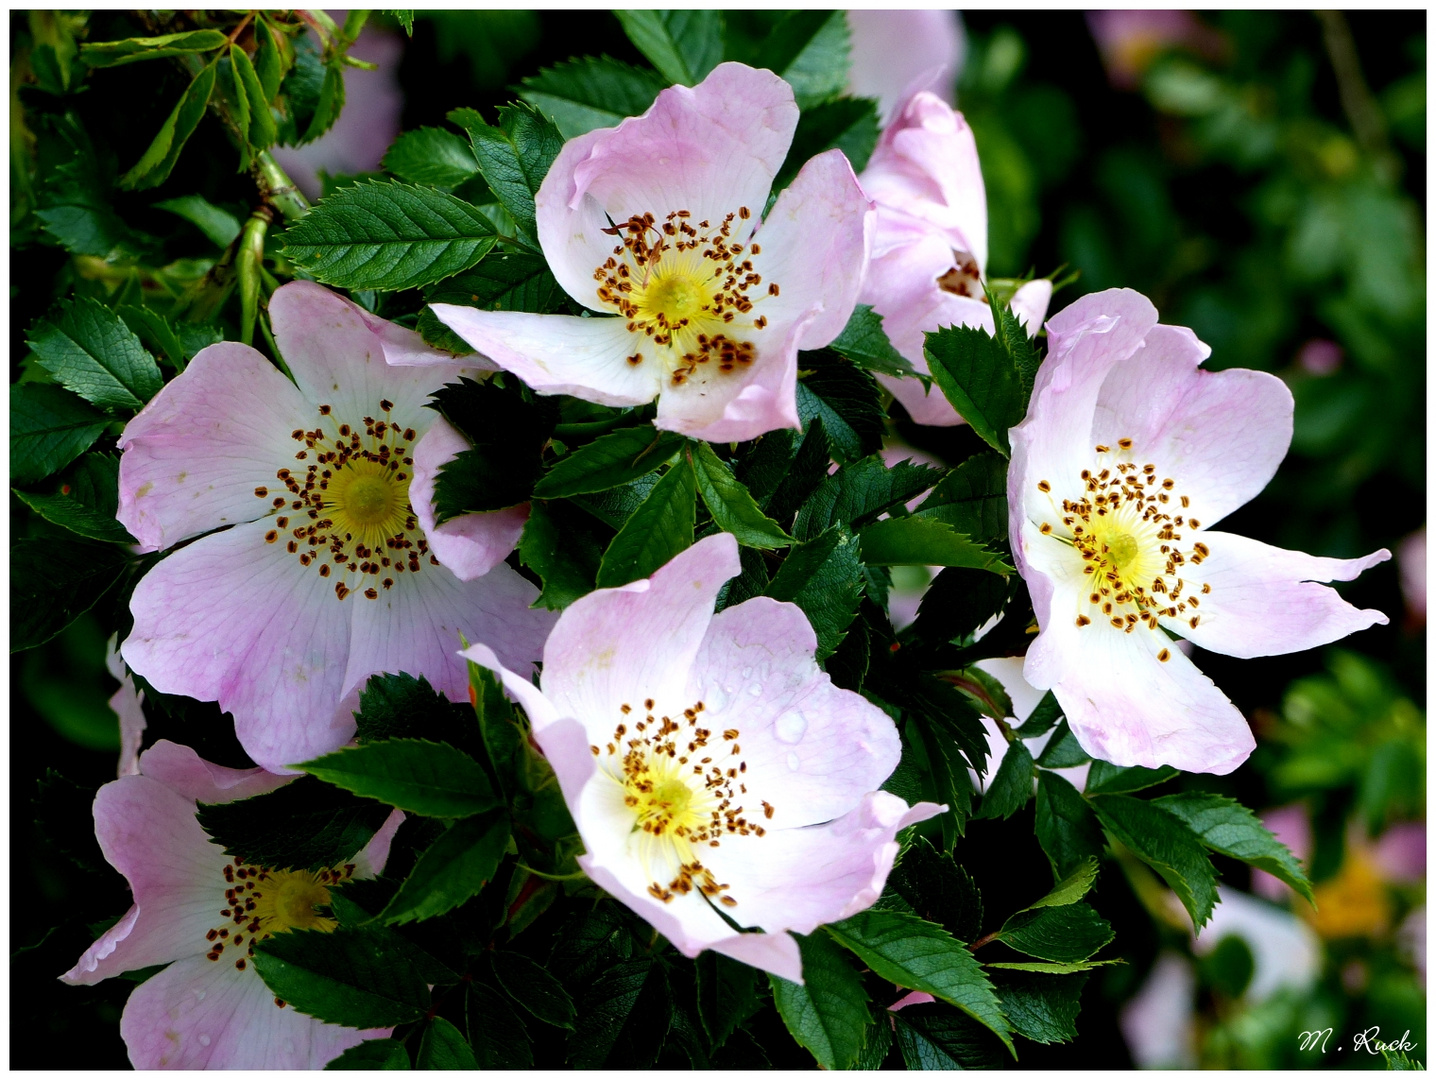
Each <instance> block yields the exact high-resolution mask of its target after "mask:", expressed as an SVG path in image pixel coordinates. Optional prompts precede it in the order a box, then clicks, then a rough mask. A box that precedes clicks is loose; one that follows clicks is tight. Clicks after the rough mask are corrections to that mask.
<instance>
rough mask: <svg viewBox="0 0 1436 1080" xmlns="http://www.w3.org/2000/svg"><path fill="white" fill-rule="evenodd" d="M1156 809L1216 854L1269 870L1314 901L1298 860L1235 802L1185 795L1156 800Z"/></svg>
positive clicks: (1205, 795) (1196, 792)
mask: <svg viewBox="0 0 1436 1080" xmlns="http://www.w3.org/2000/svg"><path fill="white" fill-rule="evenodd" d="M1152 805H1153V806H1159V807H1161V808H1162V809H1163V810H1165V811H1167V812H1168V813H1169V814H1175V815H1176V816H1177V817H1178V818H1180V819H1181V820H1182V821H1183V822H1185V823H1186V825H1187V828H1189V829H1190V830H1191V831H1192V832H1193V833H1195V834H1196V836H1197V839H1199V840H1200V841H1201V842H1202V844H1203V845H1204V846H1206V847H1208V848H1210V849H1211V850H1212V851H1215V852H1217V853H1218V854H1221V855H1229V856H1231V857H1232V858H1233V859H1240V860H1241V861H1242V862H1244V863H1249V864H1250V865H1252V866H1255V867H1258V868H1259V869H1262V870H1265V871H1266V872H1267V873H1268V874H1271V875H1273V876H1274V877H1276V878H1278V879H1280V880H1281V881H1284V882H1286V883H1287V884H1288V885H1290V886H1291V887H1292V888H1293V889H1295V890H1296V891H1297V892H1299V893H1301V895H1302V896H1304V897H1306V898H1307V900H1309V901H1310V900H1312V895H1311V882H1310V881H1309V880H1307V876H1306V872H1305V871H1304V870H1303V869H1302V866H1301V863H1300V862H1299V861H1298V860H1297V858H1296V856H1294V855H1293V854H1292V853H1291V852H1290V850H1288V849H1287V847H1286V845H1285V844H1283V843H1282V842H1281V841H1280V840H1278V839H1277V838H1276V837H1275V836H1273V835H1272V834H1271V833H1270V832H1269V831H1267V828H1266V826H1264V825H1263V824H1262V823H1261V822H1260V821H1258V820H1257V818H1256V815H1255V814H1253V813H1252V812H1251V811H1250V810H1248V809H1247V808H1246V807H1245V806H1242V805H1241V803H1239V802H1237V801H1236V800H1235V799H1229V798H1227V797H1226V796H1224V795H1209V794H1206V793H1205V792H1200V791H1183V792H1179V793H1177V794H1175V795H1163V796H1162V797H1161V798H1159V799H1153V800H1152Z"/></svg>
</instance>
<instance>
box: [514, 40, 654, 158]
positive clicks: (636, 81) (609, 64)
mask: <svg viewBox="0 0 1436 1080" xmlns="http://www.w3.org/2000/svg"><path fill="white" fill-rule="evenodd" d="M665 85H666V83H665V82H664V81H663V80H662V79H661V78H659V77H658V76H656V75H655V74H654V73H653V72H651V71H648V70H646V69H644V68H637V67H631V66H629V65H628V64H624V63H620V62H619V61H617V60H611V59H609V58H608V57H607V56H601V57H592V56H590V57H584V58H583V59H580V60H571V61H569V62H568V63H564V64H555V65H554V66H553V67H551V68H545V69H543V70H542V71H540V72H539V73H538V74H537V75H530V76H529V77H528V78H527V79H525V80H524V81H523V90H522V91H521V93H522V96H523V99H524V100H525V101H527V102H528V103H529V104H530V105H535V106H537V107H538V108H539V109H541V110H542V111H543V112H544V113H545V115H547V116H548V117H549V118H550V119H552V120H553V122H554V123H555V124H556V125H557V126H558V129H559V131H560V132H561V133H562V134H563V137H564V138H565V139H572V138H575V137H576V136H579V135H582V134H584V133H585V132H589V131H592V130H593V129H594V128H600V127H617V126H618V124H619V123H621V122H622V121H623V119H624V118H625V117H628V116H638V115H640V114H641V113H643V112H644V111H645V110H646V109H647V108H648V106H649V105H651V104H653V99H654V98H655V97H657V96H658V92H659V91H660V90H662V89H663V87H664V86H665Z"/></svg>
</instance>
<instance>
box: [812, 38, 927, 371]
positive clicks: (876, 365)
mask: <svg viewBox="0 0 1436 1080" xmlns="http://www.w3.org/2000/svg"><path fill="white" fill-rule="evenodd" d="M835 14H837V15H838V16H839V17H840V18H841V16H842V12H836V13H835ZM828 348H830V349H832V350H833V352H835V353H837V354H838V355H839V356H846V357H847V358H848V359H849V360H851V361H852V362H853V363H855V364H857V365H858V367H860V368H866V369H867V370H868V371H878V372H882V373H883V374H884V375H899V376H901V375H912V374H914V372H913V367H912V364H910V363H908V361H907V360H906V359H905V358H904V357H903V355H902V353H900V352H898V351H897V350H896V349H894V348H893V346H892V342H891V341H889V340H888V336H887V333H886V332H885V331H884V330H883V317H882V316H881V315H879V314H878V313H877V312H876V311H874V310H873V309H872V308H870V307H868V305H867V304H859V305H858V306H857V307H856V308H854V309H853V314H852V316H851V317H850V318H849V319H848V324H847V325H846V326H844V327H843V332H842V333H841V334H839V335H838V336H837V337H836V338H835V339H833V342H832V343H831V344H830V345H829V346H828Z"/></svg>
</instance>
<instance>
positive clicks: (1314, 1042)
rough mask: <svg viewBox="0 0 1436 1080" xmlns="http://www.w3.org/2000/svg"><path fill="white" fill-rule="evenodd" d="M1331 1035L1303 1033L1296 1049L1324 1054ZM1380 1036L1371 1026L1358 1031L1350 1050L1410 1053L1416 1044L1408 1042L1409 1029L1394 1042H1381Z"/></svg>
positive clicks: (1327, 1031) (1326, 1030)
mask: <svg viewBox="0 0 1436 1080" xmlns="http://www.w3.org/2000/svg"><path fill="white" fill-rule="evenodd" d="M1331 1034H1332V1029H1331V1028H1317V1029H1314V1030H1312V1031H1303V1032H1302V1033H1301V1034H1300V1035H1299V1036H1297V1037H1298V1038H1299V1039H1300V1040H1301V1042H1300V1045H1299V1046H1298V1047H1297V1049H1298V1050H1318V1051H1320V1052H1321V1053H1323V1054H1324V1053H1326V1044H1327V1043H1328V1042H1330V1041H1331ZM1380 1034H1381V1028H1380V1027H1378V1026H1376V1025H1372V1026H1371V1027H1369V1028H1367V1029H1366V1030H1365V1031H1358V1032H1357V1033H1356V1035H1355V1037H1354V1038H1353V1039H1352V1040H1351V1048H1352V1049H1353V1050H1365V1051H1366V1052H1367V1053H1368V1054H1379V1053H1381V1051H1383V1050H1404V1051H1407V1052H1410V1051H1412V1050H1415V1049H1416V1045H1417V1044H1416V1043H1414V1042H1409V1041H1408V1040H1409V1039H1410V1037H1411V1029H1410V1028H1407V1029H1406V1032H1405V1034H1403V1035H1402V1036H1401V1038H1399V1039H1397V1040H1395V1041H1394V1042H1383V1041H1382V1040H1381V1039H1379V1038H1377V1036H1378V1035H1380ZM1337 1049H1338V1050H1344V1049H1346V1048H1345V1047H1344V1046H1338V1047H1337Z"/></svg>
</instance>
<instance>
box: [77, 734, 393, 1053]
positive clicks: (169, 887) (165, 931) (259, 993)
mask: <svg viewBox="0 0 1436 1080" xmlns="http://www.w3.org/2000/svg"><path fill="white" fill-rule="evenodd" d="M288 782H289V778H287V777H283V776H275V775H273V774H272V773H267V772H265V771H264V770H263V769H244V770H240V769H227V768H224V767H222V766H219V765H211V764H210V763H209V762H207V761H204V760H203V759H202V758H200V756H199V755H198V754H196V753H195V752H194V751H193V750H191V749H190V748H189V747H187V746H179V745H177V744H176V743H172V742H166V741H164V740H161V741H160V742H157V743H155V745H154V746H152V747H151V748H150V749H149V750H147V751H145V753H144V754H143V755H141V757H140V763H139V773H138V775H134V776H124V777H121V778H120V779H118V780H114V781H111V782H110V783H108V784H106V785H104V786H103V787H102V788H100V790H99V792H98V793H97V794H96V796H95V835H96V837H97V838H98V839H99V841H100V849H101V850H102V851H103V852H104V854H105V858H106V859H107V860H109V863H110V865H111V866H113V867H114V868H115V869H116V870H118V871H119V872H120V873H122V874H124V875H125V879H126V880H127V881H128V882H129V883H130V890H131V892H132V893H133V894H134V904H133V905H132V906H131V907H130V910H129V911H128V912H127V913H126V914H125V917H124V918H122V919H121V920H120V921H119V922H118V923H116V924H115V925H114V926H113V927H111V928H110V929H109V930H107V931H105V933H104V934H103V935H102V936H101V937H100V939H99V940H98V941H96V942H95V943H94V944H93V945H91V946H90V948H89V949H88V950H87V951H86V952H85V955H84V956H82V957H80V960H79V963H77V964H76V965H75V966H74V967H73V968H71V969H70V970H69V971H67V972H66V973H65V974H64V975H61V976H60V978H61V979H62V980H63V981H65V982H67V983H71V984H75V985H85V986H88V985H92V984H94V983H97V982H100V981H101V980H103V979H108V978H111V977H113V976H115V975H119V974H120V973H121V972H125V971H137V970H139V969H141V968H147V967H152V966H154V965H157V964H168V965H169V966H168V967H166V968H165V969H164V970H163V971H161V972H159V973H157V974H155V975H152V976H151V977H150V978H148V979H146V980H145V981H144V982H143V983H141V984H140V985H139V986H137V987H136V988H135V989H134V991H133V992H132V993H131V994H130V997H129V1000H128V1001H127V1002H126V1003H125V1011H124V1013H123V1015H122V1016H121V1017H120V1035H121V1037H122V1038H123V1039H124V1040H125V1046H126V1047H127V1049H128V1050H129V1055H130V1062H131V1063H132V1064H133V1065H134V1067H135V1068H137V1069H322V1068H323V1067H324V1065H325V1063H326V1062H328V1061H331V1060H333V1059H334V1058H336V1057H338V1056H339V1055H340V1054H341V1053H343V1052H344V1051H345V1050H347V1049H348V1048H349V1047H351V1046H356V1045H358V1044H359V1043H361V1042H363V1041H364V1040H365V1039H376V1038H383V1037H384V1036H386V1035H388V1034H389V1030H390V1029H388V1028H382V1029H377V1028H376V1029H372V1030H368V1031H358V1030H355V1029H354V1028H346V1027H339V1026H337V1025H335V1024H326V1023H322V1022H321V1021H319V1020H316V1019H315V1018H314V1017H312V1016H306V1015H304V1014H303V1013H301V1012H299V1011H297V1010H296V1009H295V1008H293V1007H292V1006H291V1005H289V1004H288V1003H287V1002H283V1001H281V1000H280V999H278V998H276V997H275V995H274V992H273V991H272V990H270V989H269V987H268V986H266V985H265V984H264V981H263V980H262V979H261V978H260V977H259V975H258V973H257V972H256V971H255V970H254V964H253V961H252V956H253V952H254V943H255V942H256V941H259V940H262V939H264V938H267V937H271V936H273V935H274V934H281V933H285V932H287V931H289V930H295V929H304V930H332V929H334V926H335V924H334V922H333V921H332V920H331V919H328V918H326V917H324V916H322V915H321V914H320V913H319V912H318V911H316V910H315V908H316V907H318V906H319V905H323V904H327V903H328V902H329V886H331V885H336V884H339V883H341V882H343V881H347V880H349V879H350V878H356V877H359V878H362V877H372V876H373V875H374V874H376V873H378V872H379V871H380V870H381V869H383V866H384V860H385V859H386V858H387V857H388V853H389V842H390V840H391V839H392V838H393V835H394V830H396V829H397V828H398V827H399V823H400V822H401V821H402V820H403V817H404V815H403V814H401V813H399V812H398V811H397V810H396V811H395V812H394V813H393V814H391V815H390V817H389V820H388V821H386V822H385V823H384V827H383V828H381V829H380V830H379V832H378V833H376V834H375V835H374V838H373V839H372V840H371V841H370V842H369V844H368V846H366V847H365V848H364V850H363V851H360V852H358V853H357V854H355V855H354V856H353V857H352V860H351V861H350V862H347V863H344V864H342V865H339V866H335V867H333V868H332V869H325V870H319V871H315V872H313V873H311V872H309V871H307V870H287V869H271V868H267V867H262V866H255V865H252V864H248V863H244V862H242V861H241V860H239V859H237V858H232V857H230V856H228V855H226V854H225V852H224V849H223V848H221V847H220V846H219V845H218V844H215V843H212V842H211V841H210V839H209V836H208V834H206V833H205V831H204V830H203V829H202V828H200V824H199V821H198V819H197V818H196V817H195V813H196V810H197V806H196V803H197V802H203V803H225V802H232V801H234V800H235V799H246V798H249V797H250V796H252V795H262V794H264V793H265V792H268V791H273V790H274V789H275V788H278V787H282V786H284V784H286V783H288Z"/></svg>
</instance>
